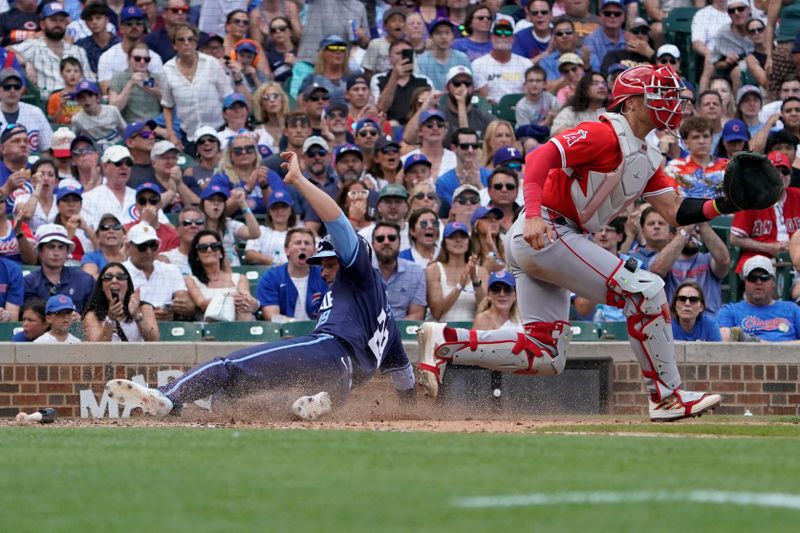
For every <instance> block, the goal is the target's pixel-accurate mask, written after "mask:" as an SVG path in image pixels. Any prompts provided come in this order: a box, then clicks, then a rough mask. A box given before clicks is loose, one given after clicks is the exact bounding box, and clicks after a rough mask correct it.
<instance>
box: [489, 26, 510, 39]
mask: <svg viewBox="0 0 800 533" xmlns="http://www.w3.org/2000/svg"><path fill="white" fill-rule="evenodd" d="M492 35H497V36H498V37H511V36H513V35H514V30H506V29H502V28H498V29H495V30H492Z"/></svg>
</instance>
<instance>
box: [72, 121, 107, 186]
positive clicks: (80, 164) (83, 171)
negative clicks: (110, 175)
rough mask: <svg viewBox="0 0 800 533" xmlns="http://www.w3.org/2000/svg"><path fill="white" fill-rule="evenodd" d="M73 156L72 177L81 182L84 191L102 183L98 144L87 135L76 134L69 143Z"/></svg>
mask: <svg viewBox="0 0 800 533" xmlns="http://www.w3.org/2000/svg"><path fill="white" fill-rule="evenodd" d="M69 152H70V155H71V156H72V160H71V163H72V167H71V170H72V177H73V178H75V180H76V181H77V182H78V183H80V184H81V186H82V187H83V192H88V191H91V190H92V189H94V188H95V187H97V186H98V185H100V166H99V164H98V163H99V159H100V157H99V155H98V153H97V146H96V145H95V144H94V141H92V140H91V139H90V138H88V137H86V136H83V135H81V136H75V139H73V140H72V142H71V143H70V145H69Z"/></svg>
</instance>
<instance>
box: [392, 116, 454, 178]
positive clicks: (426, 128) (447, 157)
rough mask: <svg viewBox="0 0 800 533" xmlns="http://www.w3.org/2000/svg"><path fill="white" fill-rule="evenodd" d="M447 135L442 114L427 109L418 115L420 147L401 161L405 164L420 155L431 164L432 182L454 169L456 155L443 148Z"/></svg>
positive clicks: (445, 123)
mask: <svg viewBox="0 0 800 533" xmlns="http://www.w3.org/2000/svg"><path fill="white" fill-rule="evenodd" d="M446 134H447V122H446V119H445V115H444V113H442V112H441V111H439V110H438V109H429V110H427V111H423V112H422V113H420V115H419V136H420V140H421V146H420V147H419V148H417V149H415V150H412V151H411V152H409V153H407V154H405V155H404V156H403V157H402V158H401V160H402V161H403V164H405V162H406V159H408V158H409V157H411V156H413V155H415V154H422V155H424V156H425V157H426V158H427V159H428V161H430V163H431V166H432V168H431V176H433V177H434V181H435V180H437V179H439V177H440V176H441V175H443V174H445V173H446V172H448V171H449V170H452V169H454V168H455V167H456V154H454V153H453V152H452V151H451V150H448V149H447V148H444V147H443V143H444V140H445V137H446Z"/></svg>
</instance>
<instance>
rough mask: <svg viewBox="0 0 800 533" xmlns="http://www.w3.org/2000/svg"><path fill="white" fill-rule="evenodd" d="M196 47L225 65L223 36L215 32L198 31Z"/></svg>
mask: <svg viewBox="0 0 800 533" xmlns="http://www.w3.org/2000/svg"><path fill="white" fill-rule="evenodd" d="M197 49H198V50H199V51H200V52H202V53H204V54H206V55H209V56H211V57H213V58H214V59H216V60H217V61H219V62H220V64H221V65H223V66H224V65H225V37H223V36H222V35H218V34H216V33H202V32H201V33H200V37H199V38H198V39H197Z"/></svg>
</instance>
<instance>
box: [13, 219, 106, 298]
mask: <svg viewBox="0 0 800 533" xmlns="http://www.w3.org/2000/svg"><path fill="white" fill-rule="evenodd" d="M74 247H75V243H74V242H72V239H70V238H69V235H68V234H67V229H66V228H65V227H64V226H61V225H58V224H42V225H41V226H39V228H38V229H37V230H36V248H37V250H38V253H39V263H40V264H41V267H42V268H40V269H39V270H37V271H35V272H31V273H30V274H28V275H27V276H25V301H28V300H30V299H32V298H38V299H40V300H45V301H46V300H47V299H48V298H50V297H51V296H54V295H56V294H63V295H66V296H69V297H70V298H72V300H73V301H74V302H75V306H76V307H77V308H78V309H83V306H84V305H85V304H86V302H87V301H89V297H90V296H91V294H92V288H93V287H94V278H93V277H92V276H90V275H89V274H86V273H85V272H82V271H81V269H80V267H76V266H66V263H67V257H68V256H69V253H70V251H72V250H73V249H74Z"/></svg>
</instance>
